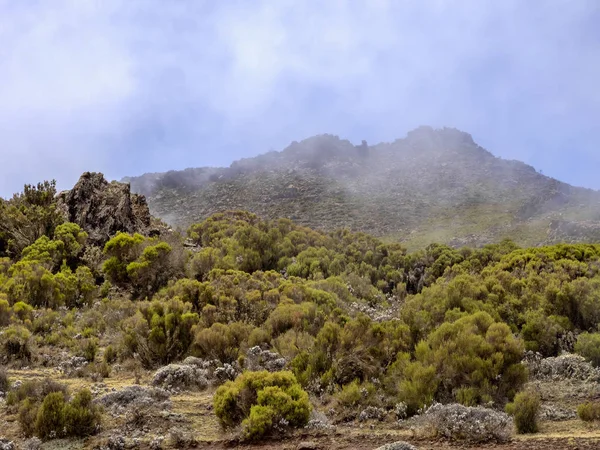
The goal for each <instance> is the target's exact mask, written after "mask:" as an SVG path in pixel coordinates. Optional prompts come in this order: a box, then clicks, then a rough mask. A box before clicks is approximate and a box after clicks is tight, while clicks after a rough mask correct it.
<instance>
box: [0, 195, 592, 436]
mask: <svg viewBox="0 0 600 450" xmlns="http://www.w3.org/2000/svg"><path fill="white" fill-rule="evenodd" d="M54 194H55V191H54V185H53V184H52V183H43V184H40V185H38V186H37V187H28V188H27V189H26V190H25V192H24V193H23V194H19V195H17V196H16V197H15V198H13V199H11V200H8V201H1V202H0V222H2V224H3V225H2V228H0V326H1V327H2V328H1V332H0V358H1V360H2V362H3V364H6V365H7V366H8V367H9V368H18V367H23V366H27V367H40V366H50V367H55V368H59V370H60V371H62V373H65V374H69V375H70V376H78V377H87V378H90V379H91V380H92V381H94V382H99V381H101V380H102V379H103V378H107V377H112V376H113V371H114V370H124V369H123V368H128V369H125V370H131V371H132V372H135V374H136V378H138V380H137V381H138V382H139V376H138V375H139V372H140V371H141V370H156V369H159V368H160V367H163V366H165V365H167V364H178V363H181V362H182V361H183V360H184V359H185V358H188V357H192V358H193V359H195V360H199V361H203V362H205V363H206V366H205V367H204V366H203V368H202V370H206V371H207V372H206V373H208V371H210V373H211V377H212V378H211V383H213V380H218V383H225V384H223V386H221V387H220V388H219V389H218V390H217V391H216V394H215V397H214V411H215V413H216V414H217V416H218V418H219V421H220V423H221V424H222V425H223V426H225V427H229V428H232V427H233V428H234V429H236V430H238V431H241V434H242V436H243V437H244V438H246V439H260V438H262V437H264V436H266V435H269V434H273V433H277V432H280V431H282V430H284V429H286V428H288V427H302V426H304V425H305V424H306V423H307V422H308V420H309V415H310V412H311V410H312V408H313V407H315V408H323V409H325V408H327V410H328V411H330V412H331V414H330V416H331V419H333V420H334V421H336V420H340V421H341V420H353V419H358V418H359V417H360V420H370V419H369V418H370V417H377V418H378V419H377V420H384V419H386V417H387V418H389V417H395V418H396V419H398V418H401V419H404V418H407V417H410V416H414V415H416V414H419V413H422V412H423V411H425V410H427V409H428V408H429V407H430V406H431V405H435V404H438V403H441V404H446V405H448V404H452V405H455V406H453V408H454V409H453V411H454V412H453V414H454V413H457V414H458V412H457V411H459V409H460V411H462V409H461V408H474V409H467V410H465V411H468V412H469V414H471V413H473V417H479V415H480V414H481V415H483V416H485V414H487V412H486V411H490V409H489V408H493V409H495V410H496V411H501V410H503V409H504V408H505V406H506V405H507V404H508V406H507V411H509V412H510V413H511V414H512V415H513V416H514V421H515V424H516V427H517V429H518V431H519V432H524V433H530V432H535V431H536V430H537V417H538V410H539V399H538V398H537V397H536V396H535V395H534V394H532V393H531V392H529V391H523V392H520V391H522V390H523V389H524V386H525V384H526V383H527V380H528V373H527V370H526V369H525V366H524V365H523V362H522V361H523V357H524V355H525V352H527V351H532V352H538V353H539V354H540V355H541V356H540V357H554V356H557V355H559V353H560V352H561V351H563V350H567V351H577V352H578V353H579V354H580V355H582V356H583V357H585V358H586V359H588V360H589V361H591V362H592V363H593V364H595V365H598V364H599V359H598V355H597V350H598V345H597V344H598V336H600V335H599V334H598V333H597V330H598V325H599V324H600V300H599V299H600V245H592V244H585V245H584V244H577V245H567V244H563V245H554V246H547V247H536V248H527V249H524V248H519V247H518V246H517V245H515V244H514V243H513V242H510V241H502V242H500V243H498V244H494V245H487V246H485V247H483V248H479V249H473V248H460V249H455V248H451V247H448V246H446V245H439V244H432V245H429V246H428V247H426V248H424V249H422V250H420V251H417V252H414V253H409V252H407V251H406V249H405V248H403V247H402V246H401V245H399V244H397V243H384V242H382V241H380V240H379V239H377V238H374V237H372V236H369V235H367V234H363V233H351V232H349V231H348V230H337V231H333V232H327V233H326V232H321V231H315V230H311V229H308V228H305V227H302V226H299V225H296V224H294V223H293V222H292V221H290V220H287V219H280V220H273V221H269V220H262V219H260V218H258V217H257V216H255V215H253V214H250V213H247V212H242V211H233V212H227V213H220V214H216V215H214V216H212V217H210V218H208V219H207V220H205V221H203V222H201V223H198V224H195V225H193V226H191V227H190V228H189V230H188V231H187V236H183V235H180V234H179V233H177V232H174V231H170V230H169V231H164V232H163V233H162V234H160V235H156V234H153V235H152V237H150V236H147V235H142V234H138V233H135V232H131V233H125V232H120V233H117V234H115V235H114V236H112V237H110V238H109V237H107V238H106V242H105V243H104V244H103V245H101V246H100V245H97V242H98V241H97V240H96V241H94V242H95V243H91V242H90V238H89V236H88V233H87V231H85V230H84V229H82V228H81V227H80V226H79V225H77V224H75V223H70V222H66V221H65V220H64V218H61V217H62V216H60V215H55V214H54V211H55V209H56V207H57V205H56V204H55V201H54V200H52V199H54V198H55V196H54ZM21 227H26V230H23V231H20V230H21ZM96 239H98V238H97V237H96ZM573 336H578V338H574V337H573ZM251 348H258V351H263V350H267V349H268V350H269V351H270V352H272V353H270V354H272V358H273V360H274V361H275V360H276V361H277V364H276V369H269V370H272V372H267V371H260V369H252V364H254V363H252V361H253V360H252V354H250V353H251V352H249V350H250V349H251ZM199 358H200V359H199ZM576 358H581V357H576ZM273 367H275V366H273ZM113 369H114V370H113ZM281 369H284V370H283V371H282V370H281ZM252 370H256V371H252ZM594 370H595V369H594ZM213 372H214V377H213ZM202 373H204V372H202ZM226 380H230V381H227V382H226ZM44 383H45V384H44ZM44 383H41V384H31V382H24V383H22V384H21V385H20V386H13V388H12V389H11V390H10V391H9V393H8V396H7V402H6V405H7V406H6V408H7V410H8V411H10V412H11V414H16V415H18V417H19V422H20V423H21V426H22V429H23V432H24V434H27V435H35V436H38V437H40V438H42V439H50V438H54V437H63V436H80V435H89V434H92V433H94V432H95V430H96V429H97V428H98V426H99V423H100V419H101V412H100V410H99V409H97V408H96V407H95V406H94V405H95V404H94V403H93V402H92V397H93V396H94V395H96V394H94V395H92V394H91V393H90V392H88V391H86V390H82V391H79V390H78V391H77V392H75V393H74V394H73V395H70V394H69V393H68V392H67V390H66V389H64V388H62V387H60V385H56V383H54V384H53V383H50V382H44ZM214 383H215V384H217V381H214ZM7 384H8V378H7V377H6V376H3V375H2V373H1V372H0V390H7V389H8V388H7ZM171 384H173V383H171ZM172 388H173V389H174V388H175V387H173V386H172ZM204 388H205V384H204V383H202V389H204ZM309 398H310V399H311V401H309ZM399 405H400V406H401V407H400V406H399ZM482 406H485V407H486V408H488V409H485V408H480V407H482ZM398 411H400V413H399V412H398ZM473 411H474V412H473ZM594 411H595V410H594V408H593V407H592V406H589V405H585V406H582V407H581V411H580V417H581V418H582V419H583V418H584V417H585V419H584V420H593V419H589V417H596V416H594V414H595V412H594ZM484 413H485V414H484ZM440 414H441V413H440ZM502 414H504V413H502ZM483 416H482V417H483ZM486 417H487V416H486ZM396 419H392V420H396ZM496 419H498V420H497V421H496V422H494V423H496V424H497V425H498V427H500V428H502V427H504V422H503V420H504V416H501V417H500V416H498V417H496ZM500 419H502V420H500ZM494 420H495V419H494ZM494 426H495V425H494ZM500 428H498V430H499V429H500ZM502 429H504V428H502ZM488 431H489V430H488ZM488 431H485V433H488ZM462 432H463V431H460V433H462ZM498 432H499V431H498ZM440 433H442V432H441V431H440ZM444 433H445V432H444ZM444 433H442V434H444ZM485 433H484V434H485ZM490 433H492V434H493V433H495V431H493V432H491V431H490ZM499 433H500V432H499ZM502 433H504V431H502ZM494 439H496V438H494ZM497 440H501V439H500V438H498V439H497Z"/></svg>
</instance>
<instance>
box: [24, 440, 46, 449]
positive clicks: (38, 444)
mask: <svg viewBox="0 0 600 450" xmlns="http://www.w3.org/2000/svg"><path fill="white" fill-rule="evenodd" d="M41 448H42V441H41V439H39V438H36V437H33V438H31V439H27V440H26V441H25V442H24V443H23V449H24V450H40V449H41Z"/></svg>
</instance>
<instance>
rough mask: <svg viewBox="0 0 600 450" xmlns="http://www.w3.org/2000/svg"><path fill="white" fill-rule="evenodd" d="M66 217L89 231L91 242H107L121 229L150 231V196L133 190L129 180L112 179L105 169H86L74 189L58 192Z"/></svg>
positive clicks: (139, 231)
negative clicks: (104, 171) (147, 200)
mask: <svg viewBox="0 0 600 450" xmlns="http://www.w3.org/2000/svg"><path fill="white" fill-rule="evenodd" d="M57 197H58V202H57V203H58V208H59V210H60V211H61V212H62V214H63V216H64V218H65V220H67V221H69V222H74V223H76V224H78V225H79V226H80V227H81V228H82V229H83V230H85V231H86V232H87V233H88V235H89V236H88V242H89V243H91V244H93V245H98V246H103V245H104V244H105V243H106V242H107V241H108V240H109V239H110V238H111V237H112V236H114V235H115V234H116V233H117V232H118V231H122V232H125V233H140V234H144V235H148V234H150V227H151V215H150V209H149V208H148V204H147V203H146V198H145V197H144V196H143V195H138V194H132V193H131V190H130V186H129V184H127V183H119V182H116V181H113V182H111V183H109V182H108V181H106V179H105V178H104V175H103V174H101V173H95V172H85V173H84V174H83V175H81V177H80V178H79V181H78V182H77V184H75V186H74V187H73V189H71V190H70V191H63V192H61V193H59V194H58V196H57Z"/></svg>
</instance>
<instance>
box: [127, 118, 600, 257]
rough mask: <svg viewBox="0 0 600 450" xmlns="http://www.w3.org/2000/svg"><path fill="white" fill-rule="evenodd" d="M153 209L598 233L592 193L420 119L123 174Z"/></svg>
mask: <svg viewBox="0 0 600 450" xmlns="http://www.w3.org/2000/svg"><path fill="white" fill-rule="evenodd" d="M126 181H129V182H130V183H131V188H132V191H133V192H138V193H141V194H144V195H145V196H146V197H147V199H148V203H149V206H150V210H151V211H152V213H153V214H154V215H155V216H158V217H160V218H162V219H163V220H165V221H167V222H169V223H170V224H172V225H180V226H182V227H184V228H185V227H187V226H189V225H190V224H192V223H194V222H198V221H200V220H202V219H205V218H207V217H209V216H210V215H211V214H213V213H216V212H221V211H225V210H231V209H245V210H248V211H251V212H253V213H256V214H258V215H260V216H262V217H265V218H277V217H286V218H290V219H292V220H294V221H296V222H297V223H300V224H302V225H306V226H310V227H312V228H317V229H325V230H330V229H334V228H339V227H347V228H350V229H351V230H353V231H365V232H369V233H372V234H374V235H376V236H379V237H384V238H388V239H391V240H399V241H404V242H405V243H406V244H407V245H408V246H409V248H417V247H420V246H422V245H426V244H428V243H430V242H444V243H449V244H451V245H454V246H460V245H475V246H480V245H482V244H485V243H489V242H494V241H498V240H500V239H502V238H505V237H509V238H512V239H514V240H515V241H516V242H518V243H519V244H522V245H539V244H541V243H553V242H560V241H568V242H577V241H589V240H598V239H600V192H597V191H592V190H589V189H583V188H576V187H573V186H570V185H568V184H566V183H562V182H560V181H557V180H555V179H552V178H549V177H546V176H544V175H542V174H540V173H538V172H536V170H535V169H534V168H533V167H531V166H528V165H526V164H524V163H522V162H519V161H507V160H503V159H500V158H497V157H495V156H494V155H492V154H491V153H490V152H488V151H486V150H485V149H483V148H481V147H480V146H478V145H477V144H476V143H475V142H474V141H473V139H472V138H471V136H470V135H469V134H467V133H464V132H461V131H458V130H455V129H447V128H445V129H440V130H434V129H432V128H429V127H421V128H418V129H416V130H414V131H411V132H409V133H408V135H407V136H406V138H404V139H399V140H396V141H394V142H392V143H382V144H377V145H374V146H367V144H366V143H365V142H363V144H362V145H360V146H354V145H353V144H352V143H350V142H349V141H347V140H342V139H339V138H338V137H335V136H331V135H322V136H315V137H311V138H308V139H306V140H303V141H302V142H299V143H298V142H293V143H292V144H291V145H290V146H288V147H287V148H286V149H284V150H283V151H281V152H270V153H267V154H264V155H261V156H258V157H255V158H249V159H242V160H240V161H236V162H234V163H233V164H232V165H231V166H230V167H229V168H198V169H186V170H183V171H171V172H166V173H159V174H145V175H142V176H140V177H131V178H127V179H126Z"/></svg>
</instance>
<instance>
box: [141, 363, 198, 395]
mask: <svg viewBox="0 0 600 450" xmlns="http://www.w3.org/2000/svg"><path fill="white" fill-rule="evenodd" d="M207 377H208V371H207V370H206V369H201V368H199V367H198V366H192V365H186V364H169V365H168V366H165V367H161V368H160V369H158V370H157V371H156V372H155V373H154V377H153V378H152V385H153V386H158V387H162V388H163V389H166V390H168V391H173V390H204V389H206V388H207V387H208V379H207Z"/></svg>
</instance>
